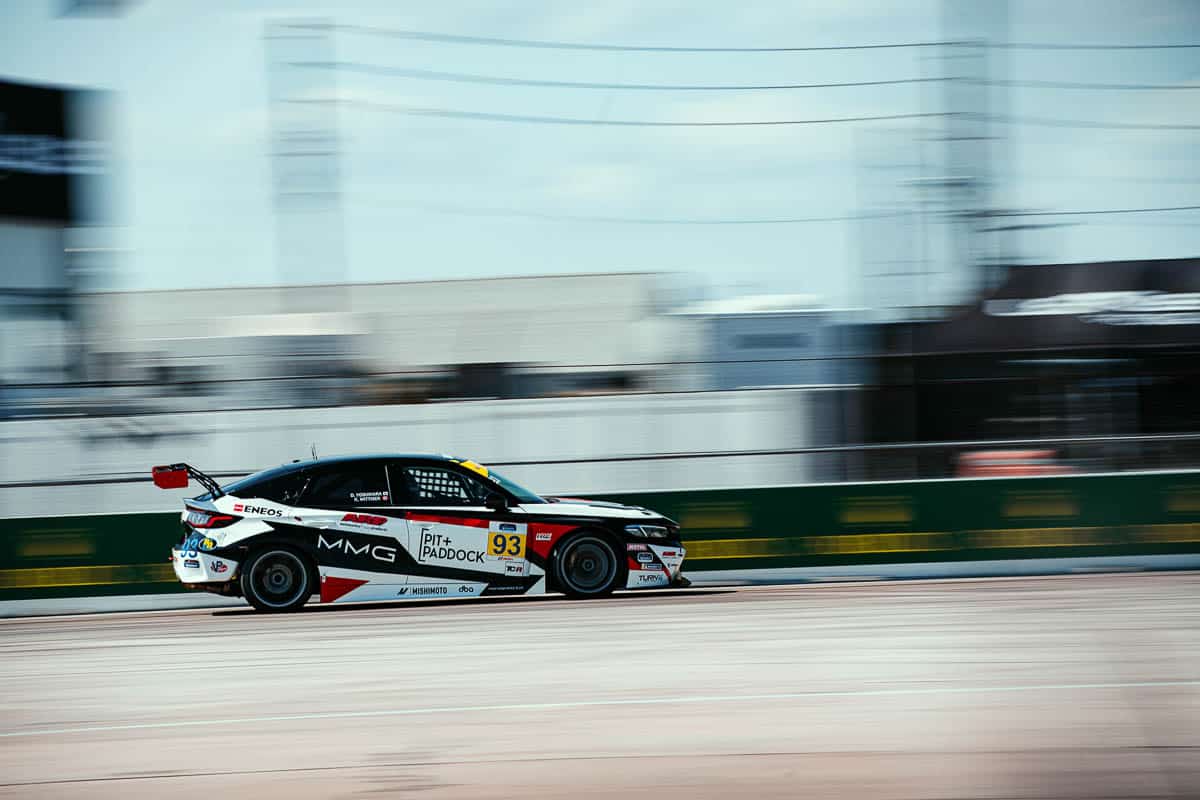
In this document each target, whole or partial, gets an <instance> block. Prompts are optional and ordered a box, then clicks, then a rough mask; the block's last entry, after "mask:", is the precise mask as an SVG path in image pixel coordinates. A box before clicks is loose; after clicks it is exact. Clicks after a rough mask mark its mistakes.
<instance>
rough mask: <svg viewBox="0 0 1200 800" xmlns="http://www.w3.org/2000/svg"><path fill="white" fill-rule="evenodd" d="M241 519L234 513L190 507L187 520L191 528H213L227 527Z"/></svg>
mask: <svg viewBox="0 0 1200 800" xmlns="http://www.w3.org/2000/svg"><path fill="white" fill-rule="evenodd" d="M239 519H241V517H235V516H233V515H232V514H214V513H213V512H211V511H203V510H201V509H198V508H189V509H188V513H187V520H186V521H187V524H188V527H190V528H195V529H197V530H212V529H213V528H226V527H228V526H230V525H232V524H233V523H235V522H237V521H238V520H239Z"/></svg>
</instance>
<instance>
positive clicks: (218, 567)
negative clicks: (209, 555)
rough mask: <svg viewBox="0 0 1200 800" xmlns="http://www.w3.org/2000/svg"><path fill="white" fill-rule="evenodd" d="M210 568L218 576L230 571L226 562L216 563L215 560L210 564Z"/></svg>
mask: <svg viewBox="0 0 1200 800" xmlns="http://www.w3.org/2000/svg"><path fill="white" fill-rule="evenodd" d="M209 568H210V569H212V571H213V572H216V573H217V574H220V573H222V572H228V571H229V565H228V564H226V563H225V562H224V561H215V560H214V561H213V562H212V563H211V564H209Z"/></svg>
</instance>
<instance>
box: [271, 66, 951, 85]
mask: <svg viewBox="0 0 1200 800" xmlns="http://www.w3.org/2000/svg"><path fill="white" fill-rule="evenodd" d="M290 66H295V67H311V68H318V69H338V70H346V71H349V72H360V73H365V74H369V75H392V76H395V77H400V78H414V79H417V80H432V81H450V82H454V83H482V84H489V85H493V86H538V87H545V88H552V89H612V90H622V89H629V90H648V91H718V92H720V91H750V90H763V89H834V88H839V87H843V86H890V85H895V84H906V83H935V82H941V81H947V80H951V79H950V78H897V79H893V80H880V81H850V82H846V83H777V84H749V85H747V84H724V85H722V84H711V85H704V84H673V83H594V82H587V81H551V80H538V79H534V78H508V77H498V76H492V75H478V74H472V73H465V72H436V71H431V70H423V69H405V68H402V67H387V66H380V65H377V64H363V63H359V62H351V61H293V62H291V63H290Z"/></svg>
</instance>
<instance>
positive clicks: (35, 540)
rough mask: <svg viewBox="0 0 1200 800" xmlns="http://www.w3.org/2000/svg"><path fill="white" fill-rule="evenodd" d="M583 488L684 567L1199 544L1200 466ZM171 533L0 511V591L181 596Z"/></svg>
mask: <svg viewBox="0 0 1200 800" xmlns="http://www.w3.org/2000/svg"><path fill="white" fill-rule="evenodd" d="M146 490H147V491H151V488H150V487H146ZM592 496H593V497H596V498H599V499H606V500H617V501H621V502H629V503H636V504H638V505H644V506H647V507H649V508H653V509H655V510H657V511H660V512H662V513H665V514H667V515H668V516H671V517H673V518H675V519H677V520H679V522H680V523H681V524H682V526H683V531H684V542H685V544H686V546H687V549H688V558H687V564H686V567H687V570H688V571H692V572H695V571H702V570H711V569H731V568H760V567H795V566H820V565H837V564H863V565H869V564H880V563H897V562H939V561H963V560H976V559H1014V558H1044V557H1076V556H1105V555H1107V556H1113V555H1139V554H1173V553H1196V552H1200V471H1175V472H1157V473H1130V474H1124V475H1081V476H1065V477H1051V478H992V479H948V480H936V481H901V482H877V483H840V484H825V485H805V486H780V487H769V488H767V487H764V488H754V489H711V490H695V491H675V492H638V493H626V494H620V495H592ZM179 535H180V523H179V513H178V512H177V511H175V512H164V513H146V514H94V515H75V516H43V517H25V518H9V519H0V599H18V598H29V597H61V596H88V595H101V594H135V593H147V592H169V591H179V590H180V586H179V585H178V583H177V582H176V580H175V578H174V576H173V573H172V571H171V567H170V565H169V564H168V562H167V555H168V551H169V548H170V546H171V545H172V544H173V543H174V542H176V541H178V539H179Z"/></svg>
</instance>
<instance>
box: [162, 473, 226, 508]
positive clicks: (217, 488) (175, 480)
mask: <svg viewBox="0 0 1200 800" xmlns="http://www.w3.org/2000/svg"><path fill="white" fill-rule="evenodd" d="M150 475H151V476H152V477H153V478H154V485H155V486H157V487H158V488H160V489H182V488H184V487H185V486H187V485H188V478H195V479H196V483H198V484H200V485H201V486H203V487H204V488H205V489H207V490H208V493H209V494H210V495H211V496H212V499H213V500H216V499H217V498H218V497H220V496H221V495H223V494H225V492H224V491H223V490H222V489H221V484H219V483H217V482H216V480H215V479H214V478H212V476H210V475H205V474H204V473H203V472H201V471H200V470H198V469H196V468H195V467H193V466H192V465H191V464H168V465H166V466H161V467H154V468H152V469H151V470H150Z"/></svg>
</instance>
